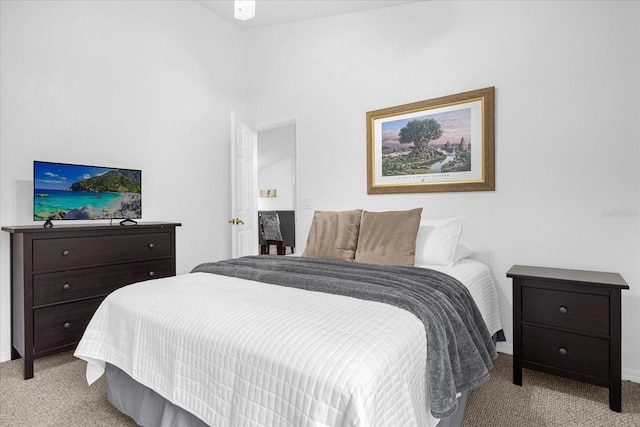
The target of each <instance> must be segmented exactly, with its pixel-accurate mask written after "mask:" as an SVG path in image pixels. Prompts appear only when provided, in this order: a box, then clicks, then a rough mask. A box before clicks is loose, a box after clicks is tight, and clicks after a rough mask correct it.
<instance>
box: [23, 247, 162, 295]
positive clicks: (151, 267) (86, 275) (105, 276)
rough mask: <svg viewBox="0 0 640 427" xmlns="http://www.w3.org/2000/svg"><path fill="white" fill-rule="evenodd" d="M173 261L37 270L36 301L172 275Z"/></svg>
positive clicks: (108, 290)
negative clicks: (56, 271) (59, 270)
mask: <svg viewBox="0 0 640 427" xmlns="http://www.w3.org/2000/svg"><path fill="white" fill-rule="evenodd" d="M172 265H173V264H172V260H171V259H159V260H150V261H139V262H135V263H127V264H117V265H112V266H108V267H96V268H85V269H80V270H70V271H62V272H59V273H43V274H36V275H34V277H33V305H34V306H36V307H37V306H41V305H46V304H53V303H58V302H65V301H71V300H77V299H82V298H89V297H93V296H100V295H106V294H109V293H111V292H113V291H114V290H116V289H118V288H120V287H122V286H125V285H129V284H131V283H135V282H141V281H143V280H147V279H151V278H158V277H168V276H171V267H172Z"/></svg>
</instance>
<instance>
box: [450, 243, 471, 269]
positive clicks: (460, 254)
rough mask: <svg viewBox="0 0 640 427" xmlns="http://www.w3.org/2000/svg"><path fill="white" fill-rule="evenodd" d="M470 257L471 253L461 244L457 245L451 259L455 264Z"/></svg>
mask: <svg viewBox="0 0 640 427" xmlns="http://www.w3.org/2000/svg"><path fill="white" fill-rule="evenodd" d="M471 255H473V251H472V250H471V249H469V248H468V247H467V246H465V245H463V244H462V243H458V246H457V247H456V254H455V256H454V257H453V263H454V264H457V263H458V262H460V260H463V259H465V258H469V257H470V256H471Z"/></svg>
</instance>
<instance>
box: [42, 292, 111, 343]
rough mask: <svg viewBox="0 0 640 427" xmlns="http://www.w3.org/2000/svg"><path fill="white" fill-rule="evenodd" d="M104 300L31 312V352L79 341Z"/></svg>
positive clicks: (99, 299) (75, 303)
mask: <svg viewBox="0 0 640 427" xmlns="http://www.w3.org/2000/svg"><path fill="white" fill-rule="evenodd" d="M103 299H104V298H96V299H92V300H88V301H80V302H74V303H69V304H62V305H58V306H55V307H50V308H43V309H40V310H35V311H34V312H33V329H34V331H35V332H34V335H33V350H34V353H39V352H42V351H46V350H51V349H54V348H57V347H62V346H64V345H68V344H74V343H77V342H78V341H80V338H82V334H83V333H84V330H85V329H86V327H87V325H88V324H89V321H90V320H91V317H93V314H94V313H95V312H96V310H97V309H98V306H99V305H100V303H101V302H102V300H103Z"/></svg>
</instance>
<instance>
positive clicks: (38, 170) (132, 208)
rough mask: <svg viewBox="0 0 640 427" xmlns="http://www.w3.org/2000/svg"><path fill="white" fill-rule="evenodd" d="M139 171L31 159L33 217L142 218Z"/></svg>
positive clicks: (38, 218) (36, 219) (41, 218)
mask: <svg viewBox="0 0 640 427" xmlns="http://www.w3.org/2000/svg"><path fill="white" fill-rule="evenodd" d="M141 189H142V171H140V170H134V169H118V168H107V167H100V166H83V165H72V164H66V163H51V162H38V161H35V162H33V219H34V220H35V221H40V220H42V221H46V220H69V219H128V218H142V191H141Z"/></svg>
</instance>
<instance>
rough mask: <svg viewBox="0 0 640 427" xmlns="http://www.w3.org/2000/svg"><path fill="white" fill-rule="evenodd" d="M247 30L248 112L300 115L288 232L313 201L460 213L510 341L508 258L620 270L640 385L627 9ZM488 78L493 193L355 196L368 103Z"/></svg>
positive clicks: (634, 52)
mask: <svg viewBox="0 0 640 427" xmlns="http://www.w3.org/2000/svg"><path fill="white" fill-rule="evenodd" d="M249 34H250V38H249V42H250V43H249V61H250V67H249V68H250V69H252V70H255V72H253V74H252V75H251V79H250V81H252V82H253V84H252V87H251V88H250V91H249V97H248V101H249V102H248V104H247V105H248V106H249V114H250V117H251V118H252V120H253V121H254V123H257V122H260V121H265V120H268V119H271V118H273V117H280V116H293V115H296V114H297V115H298V117H299V121H298V126H299V128H298V137H299V146H300V153H299V164H298V167H299V170H300V186H301V189H300V194H301V199H302V200H305V201H309V202H310V203H311V207H312V209H306V210H302V211H300V214H299V218H300V221H299V230H298V233H300V234H301V235H304V236H306V233H307V232H308V229H309V226H310V222H311V218H312V214H313V209H325V210H340V209H352V208H365V209H369V210H384V209H409V208H414V207H417V206H422V207H423V208H424V213H423V216H425V217H429V218H440V217H449V216H456V215H465V216H466V221H465V224H464V231H463V235H462V241H463V242H464V243H465V244H467V245H468V246H470V247H472V248H474V249H475V250H476V251H477V254H476V258H477V259H480V260H482V261H484V262H486V263H488V264H489V265H490V266H491V268H492V270H493V274H494V277H495V279H496V282H497V284H498V287H499V289H498V292H499V300H500V304H501V314H502V321H503V324H504V327H505V332H506V334H507V337H508V338H509V339H511V337H512V319H511V309H512V306H511V297H512V292H511V281H510V280H508V279H507V278H506V277H505V272H506V271H507V270H508V269H509V268H510V267H511V266H512V265H513V264H529V265H541V266H550V267H565V268H577V269H591V270H603V271H614V272H619V273H621V274H622V275H623V277H624V278H625V279H626V281H627V282H628V284H629V286H630V288H631V289H630V290H629V291H625V292H623V341H622V347H623V361H622V362H623V376H624V377H625V378H632V379H634V380H635V381H638V382H640V339H639V338H638V333H637V329H636V327H637V325H638V324H640V265H639V264H640V263H639V260H640V240H639V238H638V236H639V235H640V225H639V223H640V214H639V208H640V175H639V172H638V171H639V165H640V151H639V146H640V126H639V125H638V117H639V116H640V77H639V76H640V3H639V2H611V1H607V2H595V1H594V2H572V1H569V2H520V1H519V2H476V1H471V2H458V1H456V2H450V1H443V2H440V1H429V2H419V3H414V4H409V5H403V6H398V7H393V8H387V9H381V10H374V11H370V12H365V13H358V14H351V15H344V16H337V17H331V18H326V19H318V20H312V21H307V22H300V23H292V24H287V25H281V26H274V27H267V28H263V29H256V30H252V31H250V32H249ZM487 86H495V87H496V191H494V192H469V193H444V194H438V193H433V194H408V195H371V196H369V195H367V192H366V160H365V156H366V155H365V153H366V152H365V149H366V135H365V114H366V112H367V111H372V110H376V109H380V108H385V107H391V106H394V105H400V104H404V103H408V102H414V101H420V100H425V99H430V98H435V97H439V96H445V95H451V94H455V93H459V92H464V91H468V90H474V89H479V88H483V87H487ZM304 240H305V239H304V238H303V239H302V241H303V242H304ZM501 349H502V350H504V351H510V349H511V347H510V343H508V344H507V345H506V346H505V345H503V346H501Z"/></svg>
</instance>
